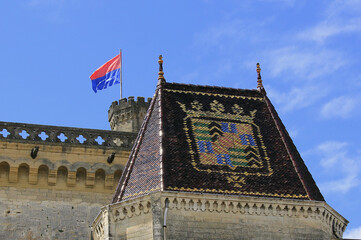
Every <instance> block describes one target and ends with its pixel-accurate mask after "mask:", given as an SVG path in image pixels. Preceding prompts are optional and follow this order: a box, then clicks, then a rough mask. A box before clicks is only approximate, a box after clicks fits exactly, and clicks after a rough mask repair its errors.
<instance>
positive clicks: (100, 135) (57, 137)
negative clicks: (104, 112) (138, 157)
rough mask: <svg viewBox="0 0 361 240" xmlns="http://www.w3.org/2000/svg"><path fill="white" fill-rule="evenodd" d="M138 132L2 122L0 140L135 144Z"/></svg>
mask: <svg viewBox="0 0 361 240" xmlns="http://www.w3.org/2000/svg"><path fill="white" fill-rule="evenodd" d="M136 136H137V133H132V132H115V131H107V130H95V129H85V128H71V127H57V126H47V125H36V124H25V123H11V122H0V141H16V142H33V143H57V144H71V145H75V146H76V145H80V146H106V147H123V148H128V149H130V148H131V147H132V146H133V143H134V139H135V138H136Z"/></svg>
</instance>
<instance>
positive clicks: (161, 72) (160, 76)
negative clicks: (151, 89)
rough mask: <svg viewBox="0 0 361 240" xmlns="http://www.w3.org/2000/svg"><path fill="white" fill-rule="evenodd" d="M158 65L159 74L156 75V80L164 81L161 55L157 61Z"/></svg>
mask: <svg viewBox="0 0 361 240" xmlns="http://www.w3.org/2000/svg"><path fill="white" fill-rule="evenodd" d="M158 63H159V73H158V80H160V79H164V76H163V75H164V72H163V58H162V55H159V60H158Z"/></svg>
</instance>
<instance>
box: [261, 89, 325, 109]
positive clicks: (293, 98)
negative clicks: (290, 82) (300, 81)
mask: <svg viewBox="0 0 361 240" xmlns="http://www.w3.org/2000/svg"><path fill="white" fill-rule="evenodd" d="M266 89H267V92H268V95H269V97H270V99H271V100H272V101H274V102H275V103H277V104H279V105H280V110H281V111H282V112H289V111H292V110H295V109H300V108H304V107H307V106H309V105H311V104H312V103H314V102H316V101H317V100H318V99H320V98H322V97H323V96H325V95H326V93H327V90H326V89H325V88H320V87H319V86H317V85H310V86H306V87H294V88H292V89H291V91H289V92H287V93H280V92H278V91H277V90H275V89H273V88H270V87H267V88H266Z"/></svg>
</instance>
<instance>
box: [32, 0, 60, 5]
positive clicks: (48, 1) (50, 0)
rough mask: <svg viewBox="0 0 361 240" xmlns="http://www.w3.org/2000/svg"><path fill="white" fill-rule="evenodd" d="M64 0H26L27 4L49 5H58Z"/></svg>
mask: <svg viewBox="0 0 361 240" xmlns="http://www.w3.org/2000/svg"><path fill="white" fill-rule="evenodd" d="M63 2H64V0H30V1H28V5H29V6H41V5H46V6H51V5H59V4H63Z"/></svg>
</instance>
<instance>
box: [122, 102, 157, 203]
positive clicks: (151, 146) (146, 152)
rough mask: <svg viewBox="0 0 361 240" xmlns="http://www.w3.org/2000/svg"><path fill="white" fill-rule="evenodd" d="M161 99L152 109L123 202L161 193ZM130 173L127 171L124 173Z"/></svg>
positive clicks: (127, 180) (131, 170)
mask: <svg viewBox="0 0 361 240" xmlns="http://www.w3.org/2000/svg"><path fill="white" fill-rule="evenodd" d="M159 104H160V97H159V96H158V97H157V99H156V102H155V103H154V106H153V109H151V115H150V118H149V121H148V124H147V125H146V126H145V132H144V136H143V138H142V140H141V142H140V144H139V145H138V146H136V147H137V148H138V149H136V150H137V152H136V159H135V161H134V165H133V166H132V167H130V168H131V169H130V175H129V178H128V179H126V180H125V181H126V187H125V189H124V194H123V196H122V200H126V199H130V198H135V197H140V196H143V195H145V194H149V193H151V192H155V191H159V190H160V187H161V185H160V184H161V175H160V164H161V159H160V136H159V131H160V124H159V123H160V113H159V109H160V106H159ZM126 171H128V170H127V169H125V171H124V172H126Z"/></svg>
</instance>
